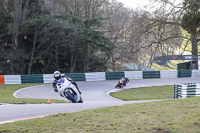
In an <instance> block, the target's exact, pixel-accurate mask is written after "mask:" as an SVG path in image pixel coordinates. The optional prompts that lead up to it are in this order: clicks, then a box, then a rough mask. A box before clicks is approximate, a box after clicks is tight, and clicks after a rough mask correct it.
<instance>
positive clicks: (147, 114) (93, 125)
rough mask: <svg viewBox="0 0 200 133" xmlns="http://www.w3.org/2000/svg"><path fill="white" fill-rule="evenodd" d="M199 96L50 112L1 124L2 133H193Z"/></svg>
mask: <svg viewBox="0 0 200 133" xmlns="http://www.w3.org/2000/svg"><path fill="white" fill-rule="evenodd" d="M199 101H200V97H193V98H188V99H181V100H166V101H161V102H151V103H138V104H129V105H123V106H114V107H106V108H99V109H93V110H87V111H81V112H75V113H67V114H58V115H52V116H48V117H45V118H41V119H33V120H26V121H19V122H15V123H8V124H3V125H0V132H2V133H15V132H17V133H23V132H28V133H33V132H34V133H35V132H37V133H54V132H56V133H74V132H76V133H78V132H81V133H85V132H89V133H105V132H106V133H107V132H109V133H118V132H120V133H143V132H148V133H173V132H174V133H183V132H184V133H194V132H199V129H200V102H199Z"/></svg>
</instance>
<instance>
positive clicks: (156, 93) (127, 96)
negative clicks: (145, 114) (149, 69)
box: [111, 85, 174, 101]
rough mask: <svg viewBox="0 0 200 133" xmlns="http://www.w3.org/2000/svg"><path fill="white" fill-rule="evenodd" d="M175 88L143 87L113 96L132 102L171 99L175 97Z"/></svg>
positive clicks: (170, 86) (115, 93)
mask: <svg viewBox="0 0 200 133" xmlns="http://www.w3.org/2000/svg"><path fill="white" fill-rule="evenodd" d="M173 94H174V88H173V86H172V85H166V86H154V87H142V88H135V89H129V90H124V91H121V92H114V93H111V96H113V97H115V98H118V99H122V100H125V101H130V100H152V99H169V98H173V97H174V95H173Z"/></svg>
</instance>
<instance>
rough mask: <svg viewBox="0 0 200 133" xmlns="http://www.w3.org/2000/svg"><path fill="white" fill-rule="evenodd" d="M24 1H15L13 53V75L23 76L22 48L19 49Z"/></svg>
mask: <svg viewBox="0 0 200 133" xmlns="http://www.w3.org/2000/svg"><path fill="white" fill-rule="evenodd" d="M21 14H22V0H15V11H14V29H13V40H12V52H11V71H12V74H21V69H20V48H19V24H20V22H21Z"/></svg>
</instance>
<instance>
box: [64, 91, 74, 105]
mask: <svg viewBox="0 0 200 133" xmlns="http://www.w3.org/2000/svg"><path fill="white" fill-rule="evenodd" d="M65 93H66V94H67V97H68V99H69V100H71V101H72V103H76V99H75V98H74V96H73V95H72V94H71V93H70V92H69V91H66V92H65Z"/></svg>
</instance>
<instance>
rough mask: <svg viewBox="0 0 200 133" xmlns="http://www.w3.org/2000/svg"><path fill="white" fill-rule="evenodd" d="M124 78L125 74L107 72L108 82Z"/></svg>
mask: <svg viewBox="0 0 200 133" xmlns="http://www.w3.org/2000/svg"><path fill="white" fill-rule="evenodd" d="M122 77H124V72H106V80H119V79H120V78H122Z"/></svg>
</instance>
